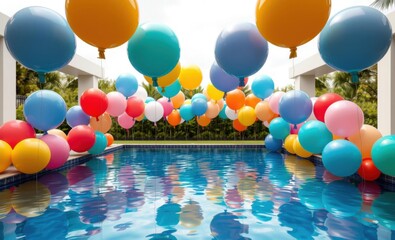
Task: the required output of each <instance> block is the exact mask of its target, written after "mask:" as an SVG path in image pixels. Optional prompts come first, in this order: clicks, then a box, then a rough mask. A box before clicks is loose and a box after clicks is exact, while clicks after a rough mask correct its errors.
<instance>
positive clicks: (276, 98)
mask: <svg viewBox="0 0 395 240" xmlns="http://www.w3.org/2000/svg"><path fill="white" fill-rule="evenodd" d="M284 94H285V92H282V91H279V92H275V93H273V94H272V95H271V96H270V99H269V107H270V109H271V110H272V112H274V113H276V114H279V111H278V105H279V103H280V99H281V98H282V97H283V95H284Z"/></svg>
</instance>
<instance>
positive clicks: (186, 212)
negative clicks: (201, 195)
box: [180, 200, 203, 228]
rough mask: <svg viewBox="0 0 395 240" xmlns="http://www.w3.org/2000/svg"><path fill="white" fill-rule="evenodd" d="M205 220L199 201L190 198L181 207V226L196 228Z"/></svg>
mask: <svg viewBox="0 0 395 240" xmlns="http://www.w3.org/2000/svg"><path fill="white" fill-rule="evenodd" d="M202 220H203V211H202V208H201V207H200V205H199V203H198V202H196V201H193V200H189V202H187V204H185V205H184V206H183V207H182V209H181V214H180V222H181V226H183V227H186V228H194V227H197V226H199V225H200V224H201V223H202Z"/></svg>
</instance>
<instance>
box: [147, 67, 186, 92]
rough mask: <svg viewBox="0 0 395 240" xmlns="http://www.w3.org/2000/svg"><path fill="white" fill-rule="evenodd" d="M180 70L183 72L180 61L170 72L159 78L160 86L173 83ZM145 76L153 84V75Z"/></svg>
mask: <svg viewBox="0 0 395 240" xmlns="http://www.w3.org/2000/svg"><path fill="white" fill-rule="evenodd" d="M180 72H181V65H180V62H178V63H177V65H176V66H175V67H174V68H173V70H171V71H170V72H169V73H168V74H166V75H165V76H162V77H158V78H157V79H158V80H157V82H158V86H159V87H161V88H164V87H167V86H169V85H171V84H172V83H173V82H175V81H176V80H177V78H178V76H179V75H180ZM144 78H145V80H147V82H148V83H149V84H151V85H152V84H153V82H152V78H151V77H148V76H144ZM154 87H155V86H154Z"/></svg>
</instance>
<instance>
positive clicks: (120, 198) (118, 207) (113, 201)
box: [104, 190, 126, 221]
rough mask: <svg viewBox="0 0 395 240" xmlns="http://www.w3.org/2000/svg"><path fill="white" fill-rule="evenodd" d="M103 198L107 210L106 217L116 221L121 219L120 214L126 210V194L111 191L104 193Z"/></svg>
mask: <svg viewBox="0 0 395 240" xmlns="http://www.w3.org/2000/svg"><path fill="white" fill-rule="evenodd" d="M104 200H105V201H106V202H107V204H108V205H107V208H108V211H107V213H106V219H107V220H109V221H116V220H119V219H121V214H122V213H124V212H125V211H126V195H125V193H123V192H121V191H117V190H114V191H111V192H107V193H106V194H104Z"/></svg>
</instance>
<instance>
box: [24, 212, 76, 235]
mask: <svg viewBox="0 0 395 240" xmlns="http://www.w3.org/2000/svg"><path fill="white" fill-rule="evenodd" d="M68 225H69V223H68V221H67V218H66V215H65V214H64V212H63V211H60V210H58V209H51V208H49V209H47V211H45V212H44V213H43V215H41V216H37V217H33V218H28V219H27V220H26V221H25V224H24V227H23V233H24V234H25V236H26V239H65V237H66V235H67V233H68Z"/></svg>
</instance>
